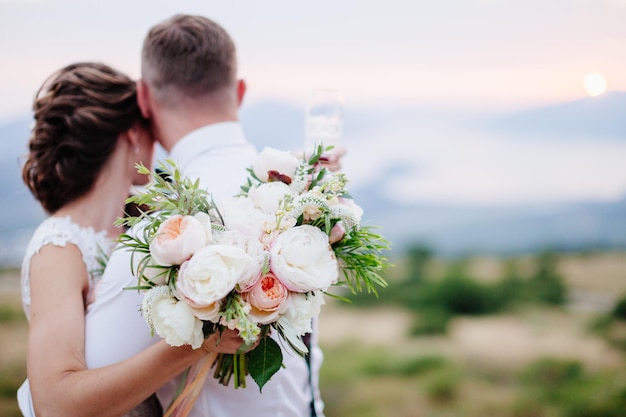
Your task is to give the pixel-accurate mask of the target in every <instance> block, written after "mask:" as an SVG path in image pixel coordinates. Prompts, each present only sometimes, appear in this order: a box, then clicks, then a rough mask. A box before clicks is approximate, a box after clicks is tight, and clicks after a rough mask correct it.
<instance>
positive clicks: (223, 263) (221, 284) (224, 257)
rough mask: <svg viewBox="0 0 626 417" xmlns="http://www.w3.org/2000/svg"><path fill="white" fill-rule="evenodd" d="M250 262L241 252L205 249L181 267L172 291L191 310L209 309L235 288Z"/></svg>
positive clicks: (219, 247) (228, 248)
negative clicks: (185, 301)
mask: <svg viewBox="0 0 626 417" xmlns="http://www.w3.org/2000/svg"><path fill="white" fill-rule="evenodd" d="M253 261H254V260H253V258H252V257H251V256H250V255H248V254H247V253H246V252H245V251H244V250H243V249H241V248H237V247H232V246H226V245H209V246H205V247H203V248H202V249H200V250H198V251H197V252H196V253H195V254H194V255H193V256H192V257H191V259H189V260H188V261H187V262H185V263H183V265H181V267H180V271H179V272H178V279H177V280H176V291H177V292H178V294H179V295H180V296H181V297H183V298H185V299H186V300H188V301H189V303H190V304H191V306H192V307H194V308H199V309H202V308H206V307H211V306H212V305H213V304H214V303H216V302H219V301H220V300H221V299H222V298H224V297H225V296H226V295H228V293H230V292H231V291H232V290H233V289H234V288H235V285H237V283H238V282H239V281H240V280H241V277H242V275H243V274H244V272H246V271H247V270H248V268H249V263H250V262H253Z"/></svg>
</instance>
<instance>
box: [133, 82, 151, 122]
mask: <svg viewBox="0 0 626 417" xmlns="http://www.w3.org/2000/svg"><path fill="white" fill-rule="evenodd" d="M137 104H138V105H139V109H140V110H141V115H142V116H143V117H145V118H146V119H149V118H150V116H152V112H151V111H150V89H149V88H148V85H147V84H146V82H145V81H144V80H141V79H139V80H137Z"/></svg>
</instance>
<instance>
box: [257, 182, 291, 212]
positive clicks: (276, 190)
mask: <svg viewBox="0 0 626 417" xmlns="http://www.w3.org/2000/svg"><path fill="white" fill-rule="evenodd" d="M287 194H291V188H289V186H288V185H287V184H285V183H283V182H279V181H276V182H267V183H263V184H260V185H259V186H258V187H252V188H250V190H249V191H248V198H249V199H250V201H252V204H254V206H255V207H257V208H259V209H261V211H263V212H264V213H269V214H274V213H276V210H278V203H279V202H280V200H282V199H283V198H284V197H285V195H287Z"/></svg>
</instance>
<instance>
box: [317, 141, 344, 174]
mask: <svg viewBox="0 0 626 417" xmlns="http://www.w3.org/2000/svg"><path fill="white" fill-rule="evenodd" d="M345 154H346V149H345V148H342V147H341V146H335V147H334V148H333V149H331V150H330V151H328V152H325V153H324V154H323V155H322V156H321V157H320V165H321V166H322V167H324V168H326V169H327V170H329V171H332V172H337V171H339V170H340V169H341V158H342V157H343V156H344V155H345Z"/></svg>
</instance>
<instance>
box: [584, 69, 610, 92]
mask: <svg viewBox="0 0 626 417" xmlns="http://www.w3.org/2000/svg"><path fill="white" fill-rule="evenodd" d="M583 88H584V89H585V91H586V92H587V94H589V95H590V96H591V97H594V96H599V95H600V94H602V93H604V92H606V77H605V76H604V75H602V74H599V73H597V72H590V73H589V74H587V75H585V78H584V80H583Z"/></svg>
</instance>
